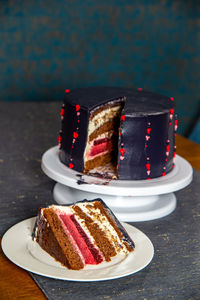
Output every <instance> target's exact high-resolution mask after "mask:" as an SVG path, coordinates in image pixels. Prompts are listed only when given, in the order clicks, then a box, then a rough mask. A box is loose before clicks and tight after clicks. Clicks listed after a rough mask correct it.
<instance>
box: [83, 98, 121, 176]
mask: <svg viewBox="0 0 200 300" xmlns="http://www.w3.org/2000/svg"><path fill="white" fill-rule="evenodd" d="M124 102H125V98H121V99H118V100H115V101H111V102H109V103H107V104H106V105H103V106H101V107H99V108H96V109H95V110H94V111H93V112H91V114H90V118H89V125H88V138H87V143H86V148H85V152H84V173H90V171H91V170H93V169H96V168H98V167H104V166H105V165H107V164H108V165H111V166H112V169H113V175H114V177H117V157H118V141H119V128H120V117H121V113H122V109H123V107H124ZM98 172H100V169H98Z"/></svg>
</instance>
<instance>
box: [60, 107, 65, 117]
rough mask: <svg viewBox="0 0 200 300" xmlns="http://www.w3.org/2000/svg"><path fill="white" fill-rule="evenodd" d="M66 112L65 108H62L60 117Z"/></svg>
mask: <svg viewBox="0 0 200 300" xmlns="http://www.w3.org/2000/svg"><path fill="white" fill-rule="evenodd" d="M64 112H65V110H64V108H61V111H60V115H61V116H63V115H64Z"/></svg>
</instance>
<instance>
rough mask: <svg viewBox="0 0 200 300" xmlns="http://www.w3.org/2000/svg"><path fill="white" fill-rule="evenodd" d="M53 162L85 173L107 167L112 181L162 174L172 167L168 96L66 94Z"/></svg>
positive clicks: (101, 91) (99, 90) (173, 119)
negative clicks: (57, 152) (108, 166)
mask: <svg viewBox="0 0 200 300" xmlns="http://www.w3.org/2000/svg"><path fill="white" fill-rule="evenodd" d="M60 114H61V120H62V127H61V131H60V134H59V138H58V141H59V148H60V150H59V158H60V161H61V162H62V163H63V164H65V165H66V166H67V167H68V168H71V169H73V170H76V171H78V172H82V173H85V174H90V173H91V172H92V170H95V169H98V168H99V170H101V167H105V166H106V165H107V164H111V165H112V167H113V178H117V179H120V180H140V179H151V178H156V177H160V176H165V175H166V174H167V173H168V172H170V171H171V170H172V168H173V166H174V157H175V155H176V146H175V135H176V129H177V116H176V114H175V104H174V98H173V97H167V96H163V95H159V94H156V93H152V92H148V91H144V90H142V89H137V90H136V89H131V88H116V87H96V88H95V87H94V88H93V87H90V88H79V89H74V90H72V91H70V90H66V93H65V98H64V103H63V105H62V108H61V112H60Z"/></svg>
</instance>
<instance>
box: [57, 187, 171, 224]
mask: <svg viewBox="0 0 200 300" xmlns="http://www.w3.org/2000/svg"><path fill="white" fill-rule="evenodd" d="M53 197H54V200H55V201H56V202H57V203H58V204H61V205H62V204H72V203H74V202H76V201H79V200H83V199H88V200H92V199H95V198H101V199H102V200H103V201H104V202H105V203H106V204H107V205H108V206H109V207H110V208H111V209H112V211H113V212H114V214H115V215H116V217H117V218H118V219H119V220H120V221H126V222H133V221H134V222H140V221H149V220H154V219H158V218H162V217H165V216H167V215H169V214H170V213H172V212H173V211H174V210H175V208H176V196H175V195H174V193H168V194H162V195H153V196H132V197H131V196H112V195H104V194H96V193H92V192H86V191H81V190H78V189H74V188H71V187H68V186H66V185H63V184H61V183H56V185H55V187H54V190H53Z"/></svg>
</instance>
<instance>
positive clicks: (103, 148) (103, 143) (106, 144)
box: [86, 138, 112, 159]
mask: <svg viewBox="0 0 200 300" xmlns="http://www.w3.org/2000/svg"><path fill="white" fill-rule="evenodd" d="M111 150H112V144H111V142H110V140H109V139H107V138H104V139H99V140H95V141H94V143H93V146H92V147H91V148H90V150H89V153H88V154H87V155H86V157H87V159H92V158H94V157H96V156H99V155H101V154H105V153H107V152H109V151H111Z"/></svg>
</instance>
